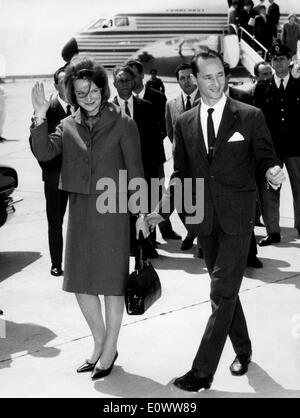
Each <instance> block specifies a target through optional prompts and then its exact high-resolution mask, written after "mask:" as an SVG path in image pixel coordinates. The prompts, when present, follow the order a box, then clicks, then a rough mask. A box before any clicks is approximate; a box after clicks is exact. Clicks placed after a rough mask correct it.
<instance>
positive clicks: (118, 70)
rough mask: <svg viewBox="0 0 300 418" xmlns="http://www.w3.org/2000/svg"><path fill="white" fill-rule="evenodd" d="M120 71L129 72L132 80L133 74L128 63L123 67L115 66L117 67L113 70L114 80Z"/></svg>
mask: <svg viewBox="0 0 300 418" xmlns="http://www.w3.org/2000/svg"><path fill="white" fill-rule="evenodd" d="M121 71H122V72H124V73H127V74H129V75H130V77H131V78H132V80H134V77H135V75H134V72H133V71H132V69H131V68H130V67H129V65H124V66H123V67H117V68H115V69H114V71H113V78H114V80H116V78H117V75H118V74H119V73H120V72H121Z"/></svg>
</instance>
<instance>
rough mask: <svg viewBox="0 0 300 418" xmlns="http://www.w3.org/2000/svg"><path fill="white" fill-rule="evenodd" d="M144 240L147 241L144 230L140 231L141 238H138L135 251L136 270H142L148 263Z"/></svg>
mask: <svg viewBox="0 0 300 418" xmlns="http://www.w3.org/2000/svg"><path fill="white" fill-rule="evenodd" d="M144 242H145V238H144V235H143V233H142V231H140V233H139V239H138V240H137V247H136V252H135V266H134V269H135V270H136V271H141V270H142V269H143V267H144V265H145V264H146V261H147V257H146V256H145V252H144Z"/></svg>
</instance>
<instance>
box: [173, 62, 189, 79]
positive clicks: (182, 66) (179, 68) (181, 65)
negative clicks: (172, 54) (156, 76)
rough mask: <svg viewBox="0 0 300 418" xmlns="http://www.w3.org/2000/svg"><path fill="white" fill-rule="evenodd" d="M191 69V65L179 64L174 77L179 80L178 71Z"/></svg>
mask: <svg viewBox="0 0 300 418" xmlns="http://www.w3.org/2000/svg"><path fill="white" fill-rule="evenodd" d="M191 69H192V66H191V64H188V63H187V62H184V63H182V64H179V65H178V67H177V68H176V70H175V75H176V78H177V80H179V71H183V70H191Z"/></svg>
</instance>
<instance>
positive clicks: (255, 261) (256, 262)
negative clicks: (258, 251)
mask: <svg viewBox="0 0 300 418" xmlns="http://www.w3.org/2000/svg"><path fill="white" fill-rule="evenodd" d="M247 266H248V267H253V268H255V269H261V268H262V267H263V266H264V265H263V263H262V261H260V259H259V258H258V257H256V256H254V257H251V258H248V260H247Z"/></svg>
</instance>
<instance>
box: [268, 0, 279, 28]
mask: <svg viewBox="0 0 300 418" xmlns="http://www.w3.org/2000/svg"><path fill="white" fill-rule="evenodd" d="M268 17H269V23H270V25H271V26H272V27H274V26H276V25H278V23H279V19H280V9H279V6H278V4H276V3H272V4H270V6H269V7H268Z"/></svg>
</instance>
